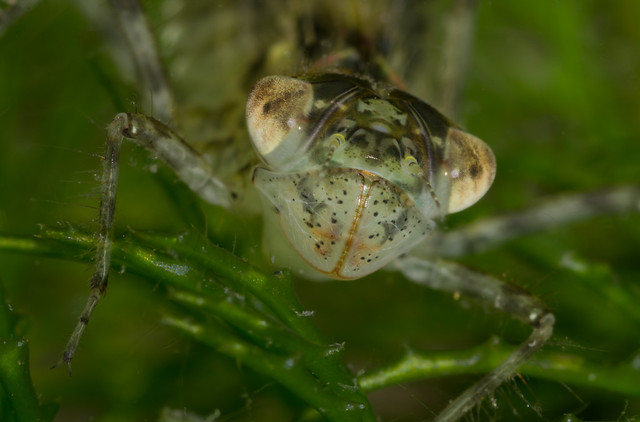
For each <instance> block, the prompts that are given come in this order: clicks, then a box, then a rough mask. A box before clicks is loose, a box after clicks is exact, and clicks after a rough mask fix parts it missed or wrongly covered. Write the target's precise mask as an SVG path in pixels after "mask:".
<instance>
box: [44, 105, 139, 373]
mask: <svg viewBox="0 0 640 422" xmlns="http://www.w3.org/2000/svg"><path fill="white" fill-rule="evenodd" d="M126 118H127V116H126V115H125V114H119V115H117V116H116V118H115V119H114V120H113V122H112V123H111V124H110V125H109V127H108V128H107V142H106V144H105V149H104V164H103V169H102V180H101V185H102V194H101V195H100V217H99V224H100V232H99V233H98V242H97V252H96V257H95V271H94V273H93V276H92V277H91V292H90V294H89V298H88V299H87V303H86V305H85V307H84V309H83V310H82V313H81V314H80V319H79V321H78V324H77V325H76V328H75V329H74V330H73V333H72V334H71V337H70V338H69V341H68V342H67V346H66V347H65V349H64V353H63V354H62V359H61V360H60V361H59V362H58V363H56V364H55V365H54V368H55V367H57V366H58V365H60V364H62V363H63V362H66V364H67V366H68V368H69V374H71V360H72V359H73V356H74V355H75V353H76V350H77V348H78V343H79V342H80V338H81V337H82V333H83V332H84V330H85V328H86V327H87V324H88V323H89V318H90V317H91V314H92V313H93V310H94V308H95V307H96V305H97V304H98V301H99V300H100V298H101V297H102V295H103V294H104V292H105V290H106V289H107V282H108V280H109V269H110V267H111V250H112V248H113V217H114V213H115V208H116V191H117V188H118V173H119V165H118V163H119V161H120V149H121V145H122V131H123V127H124V126H125V125H126V120H127V119H126Z"/></svg>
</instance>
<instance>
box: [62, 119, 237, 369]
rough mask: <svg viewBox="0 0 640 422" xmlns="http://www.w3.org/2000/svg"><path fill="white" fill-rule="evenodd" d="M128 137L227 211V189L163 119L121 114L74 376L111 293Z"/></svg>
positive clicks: (109, 146)
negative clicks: (88, 332) (95, 316)
mask: <svg viewBox="0 0 640 422" xmlns="http://www.w3.org/2000/svg"><path fill="white" fill-rule="evenodd" d="M123 138H129V139H131V140H132V141H134V142H135V143H136V144H138V145H140V146H143V147H145V148H147V149H148V150H150V151H151V152H153V153H154V154H155V155H156V156H157V157H158V158H160V159H161V160H162V161H164V162H165V163H166V164H167V165H168V166H169V167H171V169H172V170H173V171H174V172H175V173H176V175H177V176H178V177H179V178H180V179H181V180H182V181H183V182H184V183H185V184H186V185H187V186H189V187H190V188H191V189H192V190H193V191H194V192H195V193H197V194H198V195H199V196H200V197H202V198H203V199H205V200H207V201H209V202H211V203H213V204H217V205H221V206H225V207H228V206H229V205H230V204H231V195H230V193H229V191H228V190H227V188H226V186H225V185H224V184H223V183H222V182H221V181H220V180H218V179H217V178H215V177H213V176H212V175H211V169H210V167H209V166H208V165H207V164H206V162H205V161H204V159H203V158H202V157H201V156H200V155H198V153H197V152H195V151H194V150H193V149H192V148H191V147H190V146H189V145H187V144H186V143H185V142H184V141H183V140H182V139H181V138H180V137H179V136H178V135H177V134H176V133H174V132H173V131H172V130H171V129H169V128H168V127H167V126H165V125H164V124H163V123H161V122H159V121H158V120H156V119H154V118H152V117H148V116H144V115H142V114H134V113H120V114H118V115H117V116H116V117H115V119H114V120H113V122H111V124H110V125H109V126H108V128H107V141H106V146H105V157H104V169H103V174H102V187H103V191H102V195H101V197H100V218H99V223H100V232H99V235H98V252H97V254H96V264H95V265H96V269H95V272H94V275H93V277H92V278H91V293H90V295H89V299H88V300H87V304H86V305H85V308H84V310H83V311H82V314H81V315H80V320H79V322H78V324H77V325H76V328H75V329H74V331H73V334H72V335H71V338H70V339H69V342H68V343H67V347H66V348H65V351H64V354H63V357H62V359H61V361H60V362H58V363H57V364H56V365H55V366H58V365H59V364H60V363H62V362H63V361H64V362H66V363H67V365H68V366H69V371H71V360H72V359H73V356H74V355H75V351H76V349H77V347H78V343H79V342H80V338H81V337H82V333H83V332H84V330H85V328H86V326H87V324H88V323H89V319H90V317H91V314H92V312H93V309H94V308H95V306H96V304H97V303H98V301H99V300H100V298H101V297H102V294H103V293H104V291H105V290H106V288H107V281H108V279H109V268H110V265H111V251H112V248H113V222H114V212H115V205H116V194H117V188H118V168H119V157H120V146H121V144H122V139H123Z"/></svg>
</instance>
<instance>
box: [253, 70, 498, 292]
mask: <svg viewBox="0 0 640 422" xmlns="http://www.w3.org/2000/svg"><path fill="white" fill-rule="evenodd" d="M247 125H248V128H249V133H250V135H251V138H252V141H253V145H254V148H255V150H256V152H257V153H258V155H259V156H260V158H261V159H262V161H263V163H264V164H265V165H266V166H267V168H261V167H259V168H257V169H256V170H255V171H254V174H253V183H254V184H255V185H256V186H257V188H258V189H259V190H260V191H261V192H262V194H263V195H264V196H265V197H266V198H267V199H268V200H269V202H270V203H271V204H273V205H274V206H275V207H276V209H277V210H278V213H279V218H280V223H281V226H282V228H283V231H284V233H285V234H286V236H287V238H288V240H289V242H290V243H291V245H292V246H293V247H294V248H295V250H296V251H297V252H298V254H299V255H300V256H301V257H302V258H303V259H304V261H306V262H307V263H308V264H309V265H311V266H312V267H313V268H314V269H316V270H317V271H319V272H321V273H323V274H325V275H327V276H329V277H331V278H338V279H351V278H359V277H362V276H365V275H367V274H369V273H372V272H374V271H376V270H378V269H379V268H381V267H383V266H384V265H386V264H387V263H389V262H390V261H392V260H393V259H394V258H396V257H398V256H400V255H401V254H404V253H406V252H407V251H409V250H410V249H411V248H413V247H414V246H415V245H417V244H418V243H420V242H421V241H422V240H423V239H424V238H425V237H426V236H427V234H428V233H429V231H430V230H431V228H432V226H433V225H434V222H433V219H435V218H440V217H442V216H444V215H446V214H448V213H451V212H456V211H459V210H462V209H464V208H466V207H468V206H470V205H472V204H473V203H475V202H476V201H477V200H478V199H480V198H481V197H482V196H483V195H484V193H485V192H486V191H487V190H488V188H489V186H490V185H491V183H492V182H493V178H494V175H495V158H494V156H493V153H492V152H491V149H490V148H489V147H488V146H487V145H486V144H485V143H484V142H482V141H481V140H480V139H478V138H476V137H474V136H472V135H469V134H467V133H465V132H463V131H461V130H460V129H458V128H456V127H455V126H454V125H453V124H452V123H451V122H450V121H449V120H448V119H447V118H446V117H444V116H443V115H441V114H440V113H439V112H438V111H436V110H435V109H433V108H432V107H430V106H429V105H427V104H426V103H424V102H422V101H420V100H419V99H417V98H415V97H413V96H411V95H409V94H406V93H404V92H401V91H397V90H391V91H390V92H389V93H388V94H385V95H383V94H380V93H378V92H377V91H376V90H375V89H374V88H373V87H372V86H371V84H370V83H369V82H366V81H363V80H360V79H357V78H355V77H352V76H346V75H339V74H322V75H313V76H311V77H307V78H291V77H284V76H270V77H266V78H264V79H262V80H260V81H258V82H257V83H256V85H255V87H254V88H253V90H252V92H251V94H250V95H249V99H248V101H247Z"/></svg>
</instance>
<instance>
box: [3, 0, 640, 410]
mask: <svg viewBox="0 0 640 422" xmlns="http://www.w3.org/2000/svg"><path fill="white" fill-rule="evenodd" d="M638 18H640V3H639V2H636V1H633V0H627V1H622V0H620V1H616V2H606V3H605V2H601V1H596V0H592V1H587V0H573V1H562V2H557V1H551V0H543V1H537V2H489V1H484V2H480V6H479V9H478V17H477V28H476V39H475V46H474V49H473V54H472V57H471V60H470V69H469V72H468V78H467V85H466V90H465V93H464V102H463V106H462V109H463V113H462V114H463V117H462V123H463V124H464V126H465V127H466V128H467V129H468V130H469V131H470V132H472V133H474V134H477V135H478V136H479V137H481V138H483V139H484V140H486V141H487V142H488V143H489V144H490V145H491V147H492V148H493V150H494V152H495V155H496V157H497V161H498V175H497V178H496V181H495V183H494V186H493V188H492V189H491V191H490V192H489V193H488V194H487V196H486V197H485V199H483V200H482V201H481V202H480V203H479V204H477V205H476V206H474V207H473V208H471V209H470V210H468V211H466V212H464V213H462V214H459V215H455V216H452V217H451V218H450V219H448V222H447V225H448V226H449V227H457V226H460V225H463V224H465V223H466V222H469V221H473V220H474V219H476V218H480V217H484V216H493V215H498V214H500V213H505V212H509V211H515V210H518V209H524V208H527V206H530V205H531V204H534V203H536V201H538V200H539V199H540V198H543V197H546V196H548V195H553V194H557V193H562V192H581V191H588V190H593V189H602V188H606V187H610V186H618V185H621V184H629V183H636V184H637V183H638V180H639V179H640V177H639V176H640V54H639V52H640V27H639V26H638V25H637V21H638ZM100 46H101V39H100V36H99V34H98V33H96V31H95V30H94V29H93V28H91V27H90V26H89V24H88V23H87V22H86V21H85V20H84V18H83V16H82V15H81V14H80V13H79V12H78V11H77V10H76V9H75V8H74V6H73V5H72V4H70V3H69V2H66V1H55V0H52V1H43V2H42V3H41V4H40V5H38V7H36V8H35V9H34V10H33V11H31V12H30V13H28V14H26V15H25V16H24V17H23V18H21V19H20V20H19V21H18V22H17V23H16V24H15V25H13V26H12V27H11V28H9V30H8V31H7V32H6V33H5V34H4V35H3V36H2V37H1V38H0V148H1V150H0V231H2V232H4V233H12V234H23V235H31V234H37V233H38V231H39V229H38V225H40V224H45V225H48V226H57V225H59V226H62V227H65V226H67V225H69V224H71V225H74V226H78V227H82V228H84V229H87V230H94V229H95V219H96V217H97V210H96V206H97V203H98V198H97V196H96V192H97V191H98V181H97V179H96V176H95V175H96V173H97V172H98V171H99V169H100V158H99V154H100V153H101V152H102V148H103V128H104V127H105V126H106V125H107V124H108V123H109V122H110V121H111V119H112V118H113V116H114V115H115V114H116V113H117V112H119V111H123V110H122V109H120V108H119V105H118V104H115V101H114V100H113V95H112V91H111V90H115V91H118V92H123V93H124V94H123V95H124V96H125V97H126V99H127V100H135V95H136V93H135V90H134V88H132V87H127V86H126V85H123V84H122V82H121V81H118V80H117V76H115V75H111V74H109V70H108V69H109V68H108V66H107V71H106V74H104V75H103V74H101V72H103V68H102V66H104V65H97V66H96V62H97V63H105V62H108V59H105V58H104V57H102V56H101V55H104V53H103V51H102V49H101V47H100ZM105 81H107V82H105ZM109 83H113V84H114V85H115V86H116V87H115V88H113V87H110V86H108V84H109ZM123 157H124V158H123V164H124V165H123V168H122V174H121V190H120V194H119V197H118V207H117V217H116V221H117V225H118V227H119V229H120V230H121V231H124V230H125V229H126V228H127V227H130V228H133V229H135V230H137V231H144V230H155V231H161V232H169V233H171V232H176V231H179V230H181V229H183V228H184V224H183V223H182V222H181V220H180V219H179V218H178V216H177V212H176V210H175V207H174V206H173V205H172V204H171V202H170V201H169V200H168V199H167V198H166V194H165V192H164V190H163V188H162V187H161V186H160V185H159V184H158V183H157V181H156V178H155V177H154V175H153V174H152V173H150V172H148V171H145V169H144V167H145V165H146V160H145V159H144V153H142V154H141V153H140V152H138V151H136V149H135V148H133V147H132V146H131V145H128V146H125V147H124V151H123ZM212 212H213V211H212ZM214 215H215V217H212V220H211V221H210V224H212V225H215V224H224V222H225V221H234V222H235V223H234V224H235V227H238V232H237V233H235V234H234V235H233V236H230V237H229V239H228V244H227V245H228V247H230V248H232V247H233V245H235V244H236V243H238V244H242V245H244V246H245V247H246V248H247V250H248V249H249V248H255V249H258V248H259V246H258V244H259V240H257V239H259V235H260V222H259V221H257V219H255V218H248V217H247V218H244V217H231V216H226V215H225V214H224V213H214ZM217 219H219V220H217ZM568 256H571V257H574V258H575V259H576V260H578V261H581V262H582V263H583V264H584V266H585V270H584V271H582V272H577V271H572V270H570V269H568V268H566V266H563V265H562V262H563V258H566V257H568ZM70 258H74V257H70ZM639 260H640V216H638V215H637V214H636V215H622V216H608V217H600V218H597V219H593V220H590V221H585V222H581V223H578V224H574V225H571V226H570V227H564V228H560V229H554V230H552V231H550V232H547V233H544V234H540V235H535V236H529V237H527V238H524V239H519V240H517V241H513V242H510V243H508V244H506V245H504V246H503V247H500V248H498V249H497V250H496V251H491V252H487V253H483V254H479V255H476V256H471V257H468V258H466V259H465V261H464V262H465V263H467V264H468V265H470V266H472V267H474V268H477V269H479V270H480V271H483V272H487V273H490V274H494V275H496V276H499V277H502V278H504V279H506V280H509V281H512V282H514V283H517V284H519V285H522V286H525V287H526V288H527V289H530V290H531V291H533V292H534V293H535V294H537V295H539V296H541V297H542V298H543V299H544V300H545V301H546V303H547V304H548V305H549V306H550V308H551V309H552V311H553V312H554V313H555V315H556V320H557V325H556V331H555V333H554V337H553V338H552V341H551V342H550V344H549V345H548V346H547V348H549V349H551V350H560V351H567V352H568V353H571V354H575V355H579V356H584V357H585V358H586V359H589V360H592V361H593V362H596V363H605V364H610V365H612V366H616V365H617V364H619V363H621V362H627V361H630V360H632V359H634V358H635V359H636V361H637V360H640V320H639V319H638V317H637V315H638V313H637V312H636V313H633V312H629V311H628V310H625V309H621V308H620V307H619V306H617V305H616V303H614V302H611V301H610V300H608V299H607V298H606V297H604V295H603V293H602V289H603V286H611V285H613V286H617V287H619V288H620V290H619V291H620V292H621V294H622V295H626V298H627V299H628V300H630V301H636V303H637V304H638V307H640V283H639V281H638V280H640V264H639ZM90 273H91V268H90V266H89V265H87V264H84V263H75V262H71V261H61V260H52V259H47V258H34V257H33V256H18V255H11V254H4V253H3V254H0V284H2V285H3V286H4V289H5V290H6V292H7V296H8V297H9V301H10V303H11V305H12V307H13V309H14V310H15V312H17V313H18V314H19V315H20V316H21V327H20V328H21V332H22V333H24V335H25V336H26V337H27V338H28V339H29V346H30V348H31V370H32V376H33V382H34V384H35V387H36V389H37V391H38V392H39V394H40V397H41V400H42V401H43V402H54V401H55V402H58V403H59V404H60V410H59V414H58V418H57V419H56V420H59V421H72V420H73V421H75V420H78V421H84V420H95V421H134V420H136V421H137V420H156V419H157V418H158V415H159V414H160V410H161V409H162V408H163V407H165V406H169V407H171V408H177V409H188V410H190V411H193V412H197V413H199V414H201V415H207V414H213V412H214V410H215V409H220V410H221V413H222V416H221V420H225V421H227V420H233V421H236V420H238V421H241V420H274V421H275V420H290V419H291V418H293V417H294V415H295V414H296V412H297V411H298V410H299V409H300V408H301V406H302V403H299V402H298V401H297V399H295V398H294V397H293V396H292V395H290V394H289V393H288V392H286V391H285V390H284V389H283V388H281V387H279V386H278V385H276V384H274V383H273V382H272V381H271V380H268V379H265V378H263V377H260V376H257V375H255V374H253V373H252V371H250V370H249V369H246V368H244V367H243V366H242V363H241V362H234V361H231V360H230V359H228V358H226V357H223V356H220V355H218V354H216V353H214V352H212V351H211V350H209V349H208V348H206V347H204V346H201V345H198V344H197V343H195V342H193V341H191V340H188V339H185V338H184V337H183V336H182V335H180V334H178V333H176V332H174V331H173V330H171V329H169V328H167V327H165V326H163V325H162V324H160V322H159V320H160V317H161V316H162V315H163V312H164V309H166V306H167V305H166V303H165V302H166V300H165V299H164V297H163V295H162V294H161V293H159V292H158V291H157V289H154V286H153V283H146V282H141V280H140V279H139V278H137V277H134V276H131V275H128V274H127V273H126V272H124V274H119V273H118V271H114V273H113V276H112V279H111V282H110V289H109V291H108V294H107V295H106V298H105V299H104V300H103V301H102V302H101V303H100V304H99V306H98V308H97V312H96V314H95V316H94V318H93V319H92V321H91V324H90V326H89V329H88V331H87V334H86V336H85V338H84V339H83V341H82V343H81V345H80V349H79V351H78V355H77V358H76V359H75V360H74V368H73V369H74V373H73V376H72V377H71V378H69V377H68V376H67V373H66V371H65V370H64V369H58V370H53V371H52V370H50V369H49V368H50V366H51V365H52V364H53V363H55V362H56V361H57V360H58V358H59V355H60V353H61V351H62V349H63V347H64V344H65V342H66V340H67V335H68V334H69V333H70V331H71V329H72V328H73V326H74V324H75V322H76V318H77V316H78V313H79V311H80V310H81V308H82V306H83V305H84V301H85V300H86V296H87V293H88V289H87V282H88V279H89V277H90ZM296 287H297V291H298V294H299V297H300V300H301V301H302V303H303V304H304V305H305V306H306V307H307V308H308V309H313V310H315V311H316V314H315V317H314V320H315V321H316V322H317V324H318V325H319V326H320V328H321V330H322V331H323V332H324V333H325V334H326V336H327V338H328V339H330V340H331V341H335V342H342V341H345V342H346V358H347V362H348V363H349V365H350V367H351V368H353V369H354V371H358V370H367V369H372V368H376V367H379V366H381V365H384V364H386V363H389V362H390V361H391V360H393V359H394V358H397V357H398V356H399V355H400V354H401V353H402V352H403V350H404V349H405V348H406V347H407V346H410V347H413V348H422V349H433V350H440V349H441V350H448V349H456V348H465V347H469V346H471V345H474V344H478V343H481V342H482V341H484V340H486V339H487V338H489V336H491V335H493V334H496V335H498V336H500V337H505V338H507V339H509V340H511V341H513V342H517V341H521V340H522V339H524V337H525V335H526V333H527V332H528V331H527V330H526V328H524V327H521V326H520V324H518V323H514V322H512V321H510V320H509V318H508V317H505V316H504V315H500V314H495V313H492V312H490V311H487V310H486V309H484V308H483V307H482V306H478V305H476V304H474V303H470V302H466V301H464V300H463V301H458V302H456V301H454V300H453V299H452V298H451V297H450V295H447V294H443V293H438V292H432V291H428V290H426V289H423V288H421V287H418V286H415V285H412V284H410V283H408V282H407V281H405V280H403V279H402V278H401V277H399V276H397V275H396V274H392V273H379V274H376V275H374V276H372V277H368V278H366V279H363V280H359V281H355V282H349V283H344V282H328V283H311V282H307V281H304V280H301V281H300V282H298V283H297V285H296ZM474 379H476V377H474V376H460V377H452V378H447V379H441V380H440V379H438V380H429V381H422V382H416V383H410V384H406V385H402V386H398V387H393V388H389V389H385V390H383V391H379V392H375V393H373V394H372V395H371V396H370V398H371V400H372V402H373V405H374V408H375V409H376V410H377V412H378V413H379V414H380V415H381V417H382V420H389V421H412V420H424V419H430V418H431V417H432V413H431V411H430V410H429V409H433V410H434V411H437V410H438V409H440V408H441V407H442V406H443V405H444V403H446V401H447V400H448V399H450V398H451V397H453V396H455V395H456V394H457V393H459V392H461V391H462V390H463V389H464V388H465V387H467V386H469V385H470V384H471V383H472V381H473V380H474ZM525 379H526V383H523V382H521V381H518V382H517V383H516V386H517V387H514V386H506V387H504V388H502V389H500V390H499V391H498V393H497V394H496V397H497V399H498V401H497V403H498V404H497V406H498V409H497V410H496V411H497V412H498V413H499V414H502V415H503V420H513V418H514V417H513V414H512V411H513V408H514V407H515V408H516V409H517V411H518V414H519V416H517V417H516V420H560V419H561V418H562V417H563V415H565V414H568V413H575V414H577V415H578V416H579V417H580V418H581V420H627V419H625V418H629V417H630V416H631V415H637V414H640V397H633V396H628V395H625V394H619V393H615V392H611V391H607V390H606V389H602V388H586V387H580V386H573V385H565V384H563V383H562V382H559V381H553V380H552V381H543V380H539V379H536V378H533V377H526V378H525ZM638 382H639V383H640V378H639V379H638ZM519 391H521V392H522V393H523V394H524V396H525V397H526V400H527V401H528V403H527V402H526V401H525V400H523V399H522V398H521V397H520V395H519V393H518V392H519ZM528 407H537V408H539V412H540V413H538V412H535V411H533V410H531V409H530V408H528ZM493 411H494V410H492V411H491V412H493ZM625 412H626V413H625ZM510 415H511V416H510ZM483 417H484V414H481V417H480V418H479V419H480V420H483Z"/></svg>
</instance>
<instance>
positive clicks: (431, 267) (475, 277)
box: [397, 256, 555, 422]
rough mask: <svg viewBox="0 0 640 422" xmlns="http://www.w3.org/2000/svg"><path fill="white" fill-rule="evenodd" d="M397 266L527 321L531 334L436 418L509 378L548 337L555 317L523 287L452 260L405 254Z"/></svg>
mask: <svg viewBox="0 0 640 422" xmlns="http://www.w3.org/2000/svg"><path fill="white" fill-rule="evenodd" d="M398 261H399V262H398V263H397V265H398V267H397V269H398V270H400V271H402V273H403V274H404V275H405V276H406V277H407V278H408V279H409V280H411V281H413V282H415V283H418V284H421V285H425V286H427V287H430V288H433V289H436V290H440V291H447V292H452V293H457V294H460V295H463V296H465V297H471V298H476V299H479V300H483V301H485V302H487V303H489V304H490V305H491V306H493V307H495V308H496V309H498V310H501V311H504V312H507V313H509V314H511V315H512V316H513V317H514V318H517V319H519V320H520V321H522V322H525V323H526V324H529V326H531V328H532V329H533V332H532V333H531V335H530V336H529V337H528V338H527V339H526V340H525V341H524V342H523V343H522V344H521V345H520V346H519V347H518V348H517V349H516V350H515V351H514V352H513V353H511V355H509V356H508V357H507V359H506V360H504V361H503V362H502V363H501V364H500V365H498V366H497V367H496V368H495V369H494V370H493V371H491V372H490V373H489V374H487V375H485V376H484V377H483V378H482V379H481V380H480V381H478V382H477V383H476V384H475V385H473V386H472V387H470V388H469V389H468V390H467V391H465V392H464V393H462V395H460V396H459V397H457V398H456V399H455V400H454V401H452V402H451V403H450V404H449V405H448V406H447V407H446V408H445V409H444V410H443V411H442V413H441V414H440V415H438V417H437V418H436V421H439V422H445V421H455V420H458V419H459V418H460V417H462V416H463V415H464V414H465V413H466V412H468V411H469V410H470V409H471V408H473V407H474V406H475V405H477V404H478V403H480V401H481V400H482V399H483V398H485V397H487V396H488V395H490V394H491V393H492V392H493V391H494V390H495V389H496V388H497V387H498V386H500V385H501V384H502V383H504V382H505V381H508V380H509V379H511V378H512V377H513V376H514V375H515V373H516V371H517V370H518V367H520V365H522V364H523V363H524V362H525V361H527V359H529V357H531V355H533V354H534V353H535V352H536V351H537V350H539V349H540V348H541V347H542V346H543V345H544V343H545V342H546V341H547V340H548V339H549V338H550V337H551V334H552V332H553V324H554V321H555V318H554V316H553V314H551V312H550V311H549V309H548V308H547V307H546V306H545V304H544V303H543V302H542V301H541V300H540V299H538V298H537V297H535V296H533V295H531V294H530V293H529V292H527V291H526V290H524V289H522V288H520V287H518V286H516V285H514V284H511V283H507V282H505V281H502V280H499V279H497V278H495V277H491V276H488V275H484V274H480V273H477V272H475V271H471V270H469V269H467V268H464V267H463V266H461V265H459V264H456V263H454V262H448V261H437V262H431V261H426V260H422V259H420V258H416V257H412V256H407V257H404V258H402V259H400V260H398Z"/></svg>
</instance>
